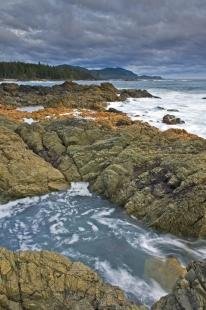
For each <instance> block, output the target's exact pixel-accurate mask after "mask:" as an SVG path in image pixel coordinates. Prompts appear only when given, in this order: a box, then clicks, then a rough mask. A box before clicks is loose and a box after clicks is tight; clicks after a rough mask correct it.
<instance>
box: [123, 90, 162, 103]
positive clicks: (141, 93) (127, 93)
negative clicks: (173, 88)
mask: <svg viewBox="0 0 206 310" xmlns="http://www.w3.org/2000/svg"><path fill="white" fill-rule="evenodd" d="M127 98H157V99H160V98H159V97H156V96H153V95H151V94H150V93H149V92H148V91H147V90H145V89H144V90H141V89H122V90H121V91H120V100H121V101H125V100H126V99H127Z"/></svg>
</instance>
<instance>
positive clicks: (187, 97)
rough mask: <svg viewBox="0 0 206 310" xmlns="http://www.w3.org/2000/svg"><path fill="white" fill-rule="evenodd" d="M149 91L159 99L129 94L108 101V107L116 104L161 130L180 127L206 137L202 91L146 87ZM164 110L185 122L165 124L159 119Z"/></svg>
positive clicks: (204, 102)
mask: <svg viewBox="0 0 206 310" xmlns="http://www.w3.org/2000/svg"><path fill="white" fill-rule="evenodd" d="M149 91H150V92H151V93H153V94H155V95H157V96H159V97H161V99H156V98H138V99H132V98H129V99H127V100H126V101H124V102H112V103H110V104H109V107H108V108H110V107H113V108H116V109H118V110H120V111H123V112H125V113H127V114H128V115H129V116H130V117H131V118H132V119H133V120H142V121H144V122H148V123H149V124H150V125H152V126H155V127H157V128H159V129H160V130H163V131H164V130H167V129H169V128H181V129H185V130H187V131H188V132H190V133H193V134H196V135H198V136H201V137H204V138H206V117H205V114H206V101H205V100H203V99H202V98H203V97H204V95H205V94H204V93H189V92H187V93H186V92H185V93H184V92H177V91H169V90H168V91H166V90H157V89H150V90H149ZM158 107H160V108H158ZM161 108H162V109H161ZM170 109H174V110H178V112H172V111H168V110H170ZM165 114H173V115H175V116H177V117H180V118H181V119H182V120H184V121H185V124H180V125H172V126H171V125H166V124H164V123H163V122H162V118H163V116H164V115H165Z"/></svg>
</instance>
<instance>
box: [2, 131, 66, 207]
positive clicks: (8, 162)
mask: <svg viewBox="0 0 206 310" xmlns="http://www.w3.org/2000/svg"><path fill="white" fill-rule="evenodd" d="M67 186H68V185H67V182H66V180H65V178H64V176H63V174H62V173H61V172H60V171H58V170H56V169H54V168H53V167H52V165H51V164H50V163H48V162H45V161H44V160H43V159H42V158H41V157H39V156H37V155H36V154H34V153H33V151H31V150H29V149H28V147H27V145H26V144H25V143H24V142H23V140H22V139H21V138H20V137H19V136H18V135H17V134H15V133H14V132H13V131H11V130H10V129H8V128H6V127H0V202H6V201H8V200H9V199H17V198H20V197H25V196H34V195H40V194H43V193H47V192H49V191H51V190H63V189H65V188H66V187H67Z"/></svg>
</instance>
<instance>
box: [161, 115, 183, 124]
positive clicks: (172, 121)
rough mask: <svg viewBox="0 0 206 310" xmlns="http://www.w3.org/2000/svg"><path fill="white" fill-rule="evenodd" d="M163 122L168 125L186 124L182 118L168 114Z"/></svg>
mask: <svg viewBox="0 0 206 310" xmlns="http://www.w3.org/2000/svg"><path fill="white" fill-rule="evenodd" d="M162 122H163V123H165V124H167V125H176V124H184V123H185V122H184V121H183V120H182V119H181V118H179V117H176V116H175V115H171V114H166V115H165V116H164V117H163V119H162Z"/></svg>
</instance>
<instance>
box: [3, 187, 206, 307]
mask: <svg viewBox="0 0 206 310" xmlns="http://www.w3.org/2000/svg"><path fill="white" fill-rule="evenodd" d="M0 240H1V241H0V246H3V247H7V248H9V249H12V250H18V249H22V250H26V249H33V250H40V249H46V250H53V251H57V252H59V253H62V254H64V255H68V256H70V257H72V258H73V259H75V260H80V261H82V262H84V263H86V264H88V265H90V266H91V267H92V268H94V269H96V270H97V271H98V272H99V273H100V274H101V275H102V276H103V277H104V278H105V279H106V280H107V281H108V282H110V283H112V284H114V285H118V286H120V287H121V288H122V289H123V290H124V291H125V292H126V293H127V294H128V295H129V297H131V298H133V299H134V300H138V301H141V302H143V303H145V304H147V305H151V304H152V303H153V302H154V301H155V300H157V299H158V298H159V297H160V296H162V295H164V294H165V293H166V292H164V290H163V289H162V288H161V287H160V286H159V285H158V284H157V283H156V282H155V281H154V280H152V279H148V278H146V276H145V275H144V263H145V260H146V259H147V258H149V257H151V256H152V257H162V258H164V257H166V256H168V255H171V254H172V255H176V256H177V257H179V259H180V260H181V261H182V263H183V264H186V263H187V262H188V261H189V260H191V259H198V258H200V259H202V258H206V242H205V241H198V242H192V241H186V240H182V239H178V238H175V237H173V236H170V235H161V234H157V233H155V232H154V231H152V230H149V229H146V228H145V227H143V226H141V225H140V224H139V223H138V222H137V221H136V220H135V219H132V218H130V217H129V216H128V215H126V214H125V213H124V212H123V210H122V209H120V208H118V207H116V206H115V205H113V204H111V203H109V202H108V201H106V200H103V199H101V198H100V197H98V196H96V195H94V194H91V193H90V192H89V190H88V183H81V182H80V183H72V187H71V189H70V190H68V191H67V192H61V193H52V194H48V195H44V196H42V197H34V198H25V199H21V200H18V201H14V202H10V203H8V204H6V205H1V206H0Z"/></svg>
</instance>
